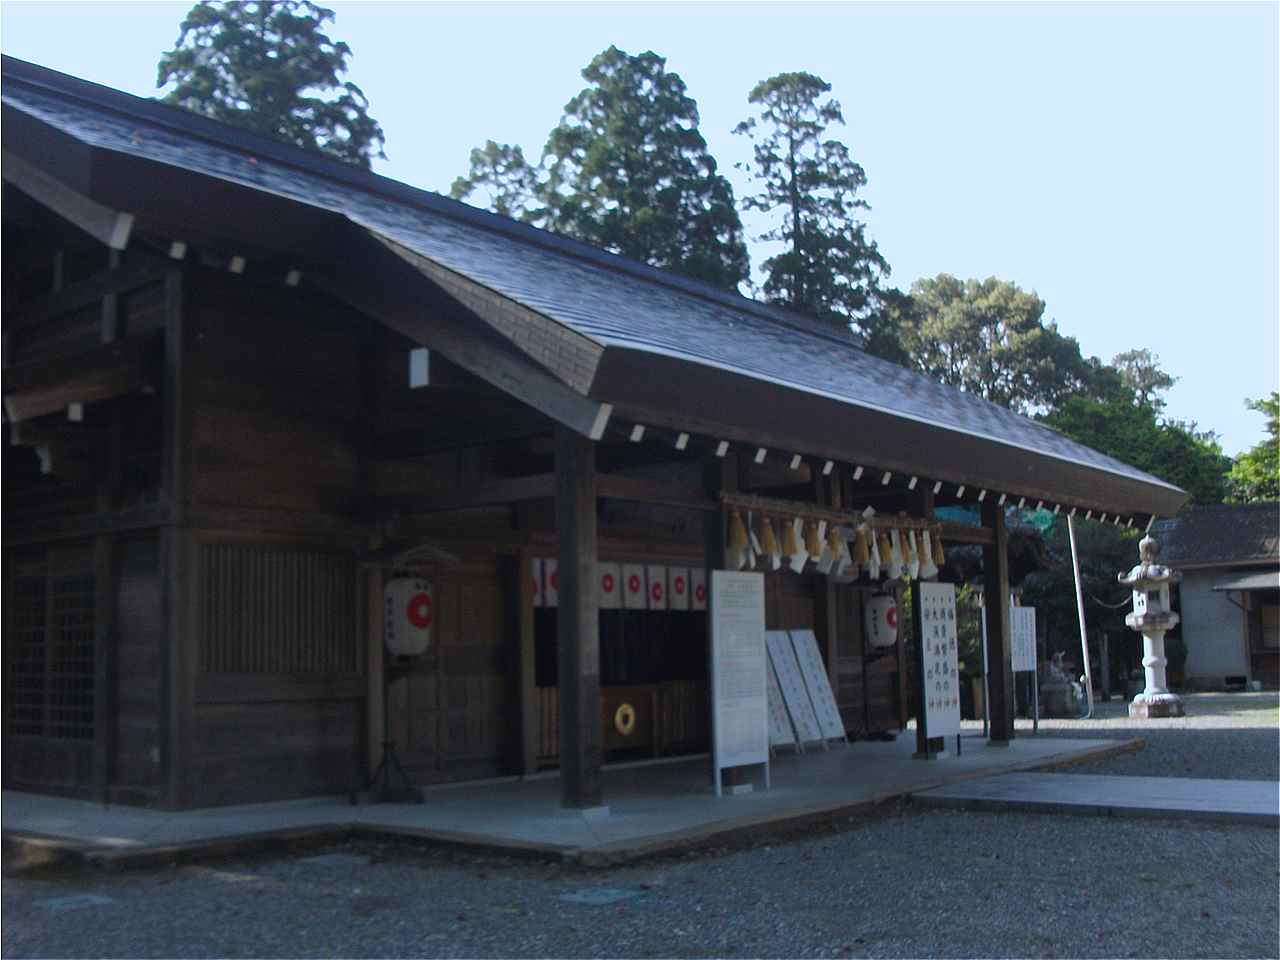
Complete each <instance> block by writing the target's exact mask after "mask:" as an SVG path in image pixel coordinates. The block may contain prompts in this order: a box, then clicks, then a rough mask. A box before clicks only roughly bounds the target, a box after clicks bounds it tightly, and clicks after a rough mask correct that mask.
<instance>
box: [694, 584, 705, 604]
mask: <svg viewBox="0 0 1280 960" xmlns="http://www.w3.org/2000/svg"><path fill="white" fill-rule="evenodd" d="M693 596H694V599H696V600H697V601H698V602H699V603H701V602H702V601H703V600H705V599H707V588H706V587H704V586H702V584H698V586H697V588H696V589H695V590H694V591H693Z"/></svg>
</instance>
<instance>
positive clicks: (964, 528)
mask: <svg viewBox="0 0 1280 960" xmlns="http://www.w3.org/2000/svg"><path fill="white" fill-rule="evenodd" d="M940 531H941V533H942V542H943V543H944V544H951V543H969V544H978V545H986V544H990V543H994V542H995V534H993V533H992V532H991V529H990V528H989V527H971V526H969V525H968V524H967V523H945V522H944V523H942V524H940Z"/></svg>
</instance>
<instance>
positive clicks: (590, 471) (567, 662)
mask: <svg viewBox="0 0 1280 960" xmlns="http://www.w3.org/2000/svg"><path fill="white" fill-rule="evenodd" d="M556 527H557V532H558V535H559V538H560V606H559V610H558V616H557V618H556V620H557V624H558V640H559V647H560V650H559V661H560V664H559V665H560V802H561V803H562V804H563V805H564V806H566V807H577V808H591V807H599V806H602V805H603V800H602V792H601V784H600V764H601V760H602V745H603V741H604V730H603V728H602V722H601V719H600V709H601V707H600V616H599V612H598V604H597V600H596V592H595V582H596V578H595V565H596V465H595V444H594V443H593V442H592V441H591V440H588V439H586V438H585V437H583V436H581V435H579V434H577V433H575V432H574V431H572V430H570V429H569V428H568V427H565V426H562V425H559V424H557V425H556Z"/></svg>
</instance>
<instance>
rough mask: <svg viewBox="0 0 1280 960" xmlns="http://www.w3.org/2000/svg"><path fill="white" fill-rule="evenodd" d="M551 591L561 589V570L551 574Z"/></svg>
mask: <svg viewBox="0 0 1280 960" xmlns="http://www.w3.org/2000/svg"><path fill="white" fill-rule="evenodd" d="M551 589H552V590H559V589H560V571H559V570H554V571H552V573H551Z"/></svg>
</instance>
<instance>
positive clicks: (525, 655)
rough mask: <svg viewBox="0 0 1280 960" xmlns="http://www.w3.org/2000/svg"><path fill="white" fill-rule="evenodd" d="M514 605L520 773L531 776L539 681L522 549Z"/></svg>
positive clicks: (528, 565) (528, 559) (528, 564)
mask: <svg viewBox="0 0 1280 960" xmlns="http://www.w3.org/2000/svg"><path fill="white" fill-rule="evenodd" d="M515 564H516V571H515V578H516V581H515V602H516V604H517V609H516V633H517V642H518V643H519V644H520V655H519V657H518V658H517V660H518V662H519V664H520V772H521V773H522V774H524V775H525V776H526V777H527V776H532V775H533V774H534V773H536V772H537V771H538V723H539V720H540V714H539V710H538V678H537V670H536V666H537V664H536V659H535V657H536V651H535V650H534V631H533V574H532V555H531V554H530V552H529V551H528V550H527V549H522V550H521V551H520V553H519V555H518V556H517V557H516V558H515Z"/></svg>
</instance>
